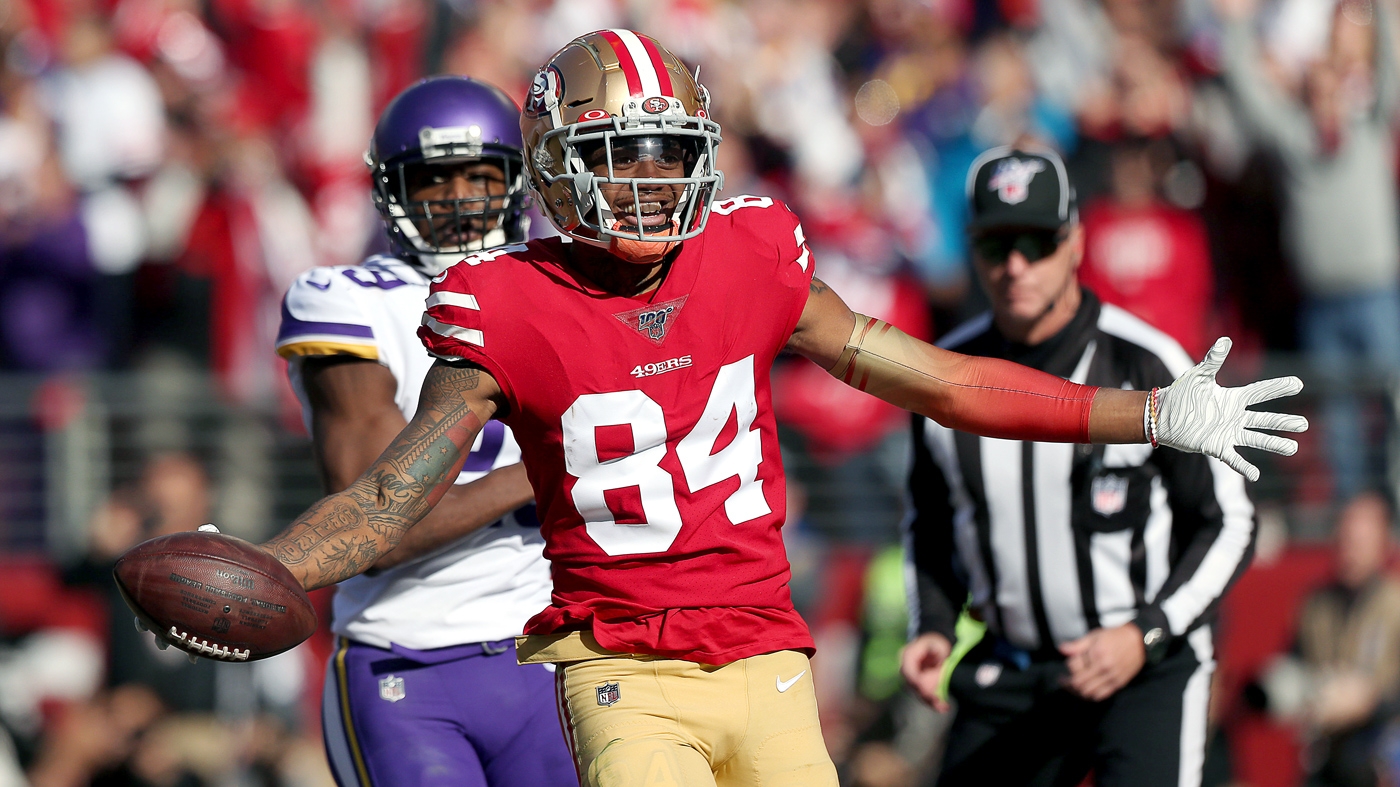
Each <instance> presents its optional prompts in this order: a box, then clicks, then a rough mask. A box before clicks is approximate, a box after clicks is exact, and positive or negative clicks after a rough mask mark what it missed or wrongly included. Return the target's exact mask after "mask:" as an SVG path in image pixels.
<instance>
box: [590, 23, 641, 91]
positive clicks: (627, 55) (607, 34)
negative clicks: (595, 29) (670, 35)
mask: <svg viewBox="0 0 1400 787" xmlns="http://www.w3.org/2000/svg"><path fill="white" fill-rule="evenodd" d="M599 32H600V33H601V34H602V36H603V40H605V41H607V42H608V44H609V45H610V46H612V48H613V53H614V54H616V55H617V64H618V65H619V66H621V67H622V73H623V75H624V76H626V77H627V92H629V93H631V94H632V95H634V96H640V95H641V94H642V75H641V74H640V73H638V71H637V64H636V62H635V61H633V60H632V53H631V52H628V51H627V45H626V44H624V43H623V42H622V36H619V35H618V34H617V33H614V32H613V31H611V30H601V31H599Z"/></svg>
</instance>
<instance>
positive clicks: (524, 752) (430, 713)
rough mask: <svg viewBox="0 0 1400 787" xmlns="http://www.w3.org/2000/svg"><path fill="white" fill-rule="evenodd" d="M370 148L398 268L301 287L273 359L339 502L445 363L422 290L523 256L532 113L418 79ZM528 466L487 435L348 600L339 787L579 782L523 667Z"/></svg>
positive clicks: (543, 598) (341, 601)
mask: <svg viewBox="0 0 1400 787" xmlns="http://www.w3.org/2000/svg"><path fill="white" fill-rule="evenodd" d="M371 144H372V146H371V149H370V151H369V154H368V156H367V161H368V163H369V165H370V168H371V170H372V172H373V178H374V186H373V196H374V203H375V206H376V207H377V208H378V209H379V212H380V215H381V216H383V218H384V222H385V226H386V229H387V231H388V234H389V238H390V241H391V243H392V246H393V250H394V251H393V254H392V255H383V256H376V257H371V258H370V259H368V260H366V261H365V262H364V263H363V264H361V265H356V266H343V267H335V268H317V269H314V270H312V271H310V272H308V273H306V274H305V275H303V276H302V277H301V278H300V279H298V280H297V282H296V283H295V284H294V285H292V288H291V290H290V291H289V292H288V293H287V297H286V300H285V301H284V303H283V312H282V328H281V332H280V334H279V336H278V342H277V351H278V352H279V353H281V354H282V355H283V356H284V357H286V358H287V359H288V360H289V361H290V364H289V367H288V369H289V372H290V374H291V377H292V382H293V385H294V387H295V389H296V391H297V396H298V397H299V398H300V399H301V401H302V405H303V407H304V408H305V410H306V414H307V421H308V424H309V426H310V429H311V433H312V437H313V439H314V441H315V447H316V461H317V465H318V468H319V470H320V473H321V477H322V480H323V483H324V485H325V487H326V491H327V492H339V491H341V490H343V489H345V488H346V487H348V486H349V485H350V484H351V483H352V482H353V481H354V480H355V478H356V477H357V476H359V475H360V474H361V473H362V472H364V470H365V468H367V467H369V466H370V464H371V463H372V462H373V460H374V458H375V457H376V456H377V455H378V454H379V452H380V451H382V450H384V447H385V446H387V445H388V444H389V443H390V442H391V441H392V440H393V438H394V435H395V434H397V433H398V432H399V431H400V430H401V429H402V428H403V426H404V424H405V423H406V419H407V418H409V417H411V416H412V415H413V412H414V410H415V409H416V408H417V406H418V392H419V389H420V388H421V387H422V384H423V377H424V375H426V374H427V372H428V368H429V367H430V366H431V365H432V358H430V357H429V356H428V355H427V354H426V353H424V352H423V347H422V344H421V343H420V342H419V341H418V338H417V336H416V335H415V333H414V332H415V331H416V330H417V328H418V323H419V321H420V319H421V318H422V313H423V300H424V299H425V298H426V297H427V290H428V279H429V278H430V277H432V276H434V275H436V274H437V273H438V272H439V271H441V270H442V269H444V268H445V267H446V266H448V265H450V264H452V263H453V262H456V261H457V260H459V259H461V258H462V257H463V256H465V255H466V254H467V253H469V252H472V251H479V250H481V249H486V248H490V247H492V246H496V245H500V244H502V243H507V242H518V241H520V240H523V239H524V237H525V231H526V223H527V222H528V218H527V217H526V215H525V211H526V209H527V205H528V201H529V200H528V192H527V190H526V185H525V180H524V173H523V161H522V158H521V147H520V122H519V110H518V109H517V108H516V106H515V103H514V102H513V101H511V100H510V99H509V98H508V97H507V96H506V95H505V94H503V93H502V92H501V91H499V90H497V89H496V88H494V87H491V86H490V85H487V84H484V83H481V82H477V81H474V80H471V79H466V78H463V77H437V78H433V79H428V80H425V81H423V82H419V83H418V84H416V85H414V86H412V87H410V88H408V89H407V90H405V91H404V92H403V93H402V94H400V95H399V96H398V97H397V98H395V99H394V101H393V102H392V103H390V104H389V106H388V107H387V108H386V109H385V110H384V114H383V116H382V117H381V118H380V120H379V124H378V126H377V128H376V129H375V133H374V139H373V141H372V143H371ZM464 447H465V446H464ZM457 458H458V460H459V462H460V461H462V460H461V456H460V455H459V456H458V457H457ZM519 461H520V449H519V447H518V446H517V445H516V442H515V439H514V438H513V436H512V435H511V433H510V430H509V429H507V428H506V426H505V425H504V424H502V423H501V422H499V421H495V422H492V423H490V424H488V425H487V427H486V428H485V429H482V430H481V432H480V433H479V434H478V435H476V437H475V440H474V442H473V444H472V446H471V450H470V451H469V452H466V453H465V462H464V464H463V466H462V467H461V469H460V472H458V473H457V474H456V478H455V480H456V484H455V485H452V486H451V488H450V490H449V491H447V493H446V494H445V495H444V496H443V499H442V501H441V502H440V503H439V504H438V506H437V508H436V509H435V510H434V511H433V512H432V513H431V514H429V515H428V516H427V517H425V518H424V520H423V521H422V522H421V523H420V524H419V525H418V526H417V527H415V528H414V530H413V534H412V535H411V536H410V537H408V538H405V539H403V540H402V541H400V542H399V544H398V546H397V548H395V549H394V550H393V551H392V552H388V553H387V554H383V555H381V556H379V557H378V558H377V559H376V560H375V562H374V569H375V571H374V572H373V574H372V575H362V576H358V577H353V578H350V579H347V580H345V581H344V582H342V583H341V585H340V587H339V588H338V589H337V591H336V595H335V602H334V604H335V606H334V616H333V620H332V628H333V629H334V631H335V633H336V634H337V635H338V637H339V639H338V642H337V645H336V650H335V656H334V658H333V661H332V664H331V665H330V669H329V670H327V679H326V688H325V696H324V703H323V711H322V721H323V725H324V730H325V741H326V753H327V756H328V758H329V760H330V763H331V766H332V770H333V771H334V773H335V777H336V781H337V782H338V783H339V784H340V785H342V787H347V786H348V785H365V786H366V787H368V785H370V784H374V785H404V787H409V786H410V785H413V786H420V785H454V787H455V786H456V785H481V786H482V787H485V786H486V785H489V786H490V787H538V785H565V784H574V783H575V779H576V777H575V775H574V766H573V762H572V760H571V759H570V757H569V753H568V750H567V748H566V747H565V744H564V739H563V736H562V735H561V733H560V731H559V724H558V722H557V721H556V718H557V714H556V711H555V704H554V690H553V676H552V675H550V674H549V671H548V670H547V669H546V668H545V667H543V666H541V665H533V664H532V665H518V664H517V663H516V656H515V642H514V639H513V637H514V636H515V635H517V634H519V633H520V632H521V627H522V625H523V624H524V623H525V621H526V619H527V618H529V616H530V615H532V614H534V613H536V612H538V611H539V609H540V607H542V606H544V605H546V604H548V603H549V598H550V596H549V589H550V581H549V564H548V562H547V561H546V560H545V559H544V558H543V557H542V555H541V551H542V549H543V540H542V539H541V537H540V532H539V522H538V520H537V519H536V516H535V511H534V506H533V504H532V499H533V492H532V491H531V489H530V484H529V481H528V479H526V477H525V472H524V468H523V467H522V466H521V465H520V464H519ZM448 475H452V473H450V472H449V473H448Z"/></svg>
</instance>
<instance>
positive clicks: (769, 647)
mask: <svg viewBox="0 0 1400 787" xmlns="http://www.w3.org/2000/svg"><path fill="white" fill-rule="evenodd" d="M709 113H710V109H709V101H708V96H707V94H706V91H705V89H704V88H702V87H701V86H700V85H699V84H698V83H697V81H696V80H695V78H693V77H692V76H691V74H690V73H689V72H687V71H686V69H685V68H684V67H683V66H682V64H681V63H680V62H679V61H678V60H677V59H676V58H675V56H674V55H672V54H671V53H670V52H668V51H666V50H665V49H663V48H662V47H661V46H660V45H658V44H657V43H656V42H655V41H653V40H652V39H650V38H648V37H646V36H643V35H639V34H636V33H633V32H631V31H627V30H604V31H599V32H596V33H591V34H589V35H586V36H583V37H581V38H578V39H576V40H574V41H573V42H571V43H569V44H568V45H567V46H565V47H564V48H563V49H562V50H560V51H559V52H558V53H556V54H555V55H554V56H553V57H552V58H551V59H550V60H549V62H548V63H547V64H546V65H545V67H544V68H543V69H541V70H540V72H539V73H538V75H537V76H536V77H535V80H534V83H533V85H532V88H531V92H530V96H529V99H528V102H527V104H526V106H525V108H524V114H523V115H522V118H521V128H522V131H523V133H524V139H525V149H526V156H525V163H526V167H527V169H528V170H529V176H530V179H531V182H532V184H533V186H534V188H535V191H536V195H537V198H538V199H539V200H540V201H541V207H542V208H543V210H544V212H545V213H546V215H548V216H549V218H550V219H551V221H552V222H553V223H554V225H555V226H556V227H557V228H558V229H559V231H560V232H561V233H563V235H564V236H565V237H564V238H562V239H550V240H543V241H531V242H528V243H523V244H514V245H509V246H503V247H500V248H495V249H490V250H487V251H483V252H479V253H476V254H473V255H470V256H468V257H467V258H466V259H465V260H464V261H462V262H460V263H458V264H456V265H454V266H452V267H451V268H448V269H447V270H446V271H444V272H443V273H442V274H440V275H439V276H437V277H436V278H435V279H434V283H433V285H432V287H431V288H430V294H429V296H428V300H427V311H426V313H425V315H424V317H423V326H422V328H421V329H420V330H419V336H420V338H421V339H422V340H423V342H424V343H425V344H426V345H427V347H428V349H429V351H430V352H431V353H432V354H433V355H435V356H436V357H437V361H436V362H435V363H434V364H433V366H432V368H431V369H430V370H429V372H428V375H427V377H426V379H425V381H424V385H423V391H422V393H421V395H420V403H419V408H418V412H417V413H416V415H415V416H414V417H413V419H412V420H411V421H410V423H409V425H408V426H407V427H406V428H405V429H404V431H403V432H401V433H400V434H399V436H398V437H397V438H395V439H394V442H393V443H392V444H391V445H390V446H389V448H388V449H386V450H385V452H384V453H383V454H381V455H380V457H379V458H378V459H376V460H375V461H374V462H373V463H372V465H371V467H370V469H369V470H367V471H366V472H365V473H364V474H363V475H361V476H360V477H359V478H358V479H357V480H356V481H354V482H353V483H352V484H350V486H349V487H348V488H347V489H346V490H345V491H344V492H341V493H339V494H336V495H331V496H329V497H327V498H325V499H323V500H322V501H320V502H318V503H317V504H315V505H314V506H313V507H312V508H311V509H310V510H308V511H307V512H306V513H305V514H303V515H302V516H301V517H300V518H298V519H297V520H296V521H295V522H294V523H293V524H292V525H291V526H290V527H289V528H288V529H287V530H286V531H285V532H283V533H282V534H281V535H279V536H277V537H276V538H274V539H272V540H271V541H269V542H268V543H267V544H266V547H267V548H268V549H269V550H270V551H271V552H272V554H274V555H276V556H277V557H278V558H279V559H280V560H281V561H282V562H283V563H284V564H285V565H287V567H288V568H289V569H290V570H291V571H292V573H293V574H295V575H296V576H297V577H298V578H299V579H300V580H301V582H302V583H303V584H304V585H305V586H306V587H318V586H320V585H324V584H327V583H330V582H336V581H340V580H342V579H344V578H346V577H349V576H352V575H354V574H356V573H359V572H361V571H364V570H365V569H366V568H368V567H369V566H370V565H372V564H373V562H374V561H375V560H377V559H379V555H380V554H382V553H383V552H384V551H385V550H386V549H389V548H391V547H392V546H393V544H394V543H395V542H396V541H397V540H398V539H399V538H401V537H402V536H403V534H404V533H405V532H406V531H408V529H409V528H410V527H412V526H413V525H414V523H415V522H417V521H418V520H419V519H421V518H423V517H424V516H425V515H427V513H428V512H429V511H430V510H431V509H432V507H433V505H434V503H435V502H436V501H437V500H438V499H439V498H440V497H442V495H443V494H444V491H445V490H446V489H447V487H448V485H447V484H446V483H444V482H445V481H446V480H447V479H449V478H450V477H451V475H452V473H453V472H454V468H455V464H456V463H457V462H459V461H460V458H461V456H462V455H463V454H464V452H466V451H467V450H468V448H469V447H470V446H471V445H473V443H474V441H475V440H476V436H477V434H478V433H479V432H480V431H481V430H482V429H483V425H484V424H487V423H489V422H490V421H491V420H492V419H493V418H494V419H500V420H504V421H505V422H506V423H507V424H509V425H510V426H511V428H512V429H513V430H514V431H515V434H516V435H517V439H519V441H520V445H521V450H522V452H523V456H524V462H525V466H526V469H527V471H528V473H529V476H530V480H531V482H532V485H533V487H534V489H535V490H536V493H537V495H536V499H537V504H538V506H539V511H540V518H541V521H542V522H543V528H544V537H545V543H546V547H545V555H546V556H547V557H548V558H550V560H551V561H552V568H553V578H554V593H553V598H552V600H551V603H550V604H549V605H548V606H547V607H546V608H545V609H544V611H542V612H540V613H539V614H537V615H535V617H533V618H532V619H531V620H530V621H529V623H528V624H527V625H526V628H525V631H526V636H525V637H523V638H522V639H521V640H519V641H518V646H519V656H520V659H521V660H522V661H523V662H526V663H535V662H551V663H555V664H558V665H559V668H558V671H557V672H556V682H557V687H558V694H559V702H560V710H561V714H562V715H563V718H564V721H565V725H566V729H567V737H568V740H569V743H570V745H571V746H572V747H573V749H574V753H575V756H576V759H577V763H578V766H579V769H580V776H581V778H582V781H583V782H584V783H585V784H587V785H608V786H609V787H612V786H613V785H642V784H675V785H687V786H690V785H725V786H729V785H758V784H763V785H801V786H802V787H814V786H817V785H835V784H836V783H837V781H836V772H835V769H834V767H833V766H832V763H831V761H830V759H829V757H828V756H827V753H826V748H825V746H824V745H823V743H822V737H821V731H820V729H819V727H818V723H817V709H816V700H815V695H814V693H813V691H812V677H811V674H810V669H811V668H810V665H809V663H808V660H807V659H808V656H809V655H810V654H811V652H812V647H813V645H812V638H811V636H810V634H809V633H808V630H807V627H806V625H805V624H804V623H803V621H802V619H801V618H800V617H798V615H797V613H796V612H794V611H793V607H792V602H791V598H790V596H789V592H788V580H789V576H790V574H789V569H788V564H787V560H786V559H785V557H784V554H783V545H782V540H781V537H780V535H779V528H780V526H781V525H782V523H783V520H784V514H785V512H784V491H785V489H784V483H785V482H784V478H783V470H782V460H781V455H780V452H779V450H778V439H777V432H776V426H775V423H774V417H773V410H772V403H771V394H770V388H769V372H770V368H771V366H772V363H773V360H774V358H775V357H776V356H777V355H778V354H779V353H780V352H783V351H785V350H787V351H792V352H796V353H798V354H801V355H804V356H806V357H807V358H809V359H811V360H812V361H814V362H816V363H818V364H820V365H821V366H822V367H823V368H825V369H828V370H830V372H831V373H832V374H834V375H836V376H837V377H838V378H840V379H842V380H844V381H845V382H847V383H849V384H851V385H853V386H855V387H857V388H859V389H861V390H864V391H867V392H869V393H872V394H874V395H876V396H879V397H881V398H883V399H885V400H887V401H890V402H892V403H894V404H897V405H899V406H901V407H905V408H908V409H911V410H914V411H916V412H919V413H923V414H925V415H927V416H929V417H930V418H933V419H935V420H937V421H939V422H941V423H944V424H947V425H948V426H950V427H952V428H957V429H962V430H966V431H970V432H975V433H978V434H983V435H988V436H992V437H1005V438H1012V439H1022V440H1040V441H1059V442H1079V443H1088V442H1146V441H1152V442H1160V443H1161V444H1163V445H1169V446H1172V447H1175V448H1180V449H1183V450H1188V451H1196V452H1208V453H1211V454H1212V455H1214V456H1218V457H1220V458H1222V459H1223V460H1225V461H1226V462H1228V463H1230V465H1231V466H1232V467H1234V468H1236V469H1237V470H1239V471H1241V472H1244V473H1246V474H1248V475H1250V476H1251V477H1255V476H1257V470H1255V469H1254V467H1253V466H1252V465H1250V464H1249V463H1248V462H1246V461H1245V460H1244V459H1242V458H1241V457H1240V455H1239V454H1238V453H1237V452H1236V450H1235V446H1237V445H1249V446H1253V447H1259V448H1264V449H1266V450H1270V451H1274V452H1277V453H1284V454H1288V453H1292V452H1293V451H1295V450H1296V444H1295V443H1294V442H1293V441H1291V440H1287V439H1285V438H1282V437H1277V436H1274V435H1266V434H1261V433H1260V432H1258V431H1254V430H1258V429H1281V430H1288V431H1301V430H1302V429H1304V428H1306V422H1305V421H1304V420H1303V419H1302V418H1300V417H1298V416H1292V415H1286V414H1274V413H1262V412H1254V411H1250V410H1247V409H1246V407H1247V405H1249V404H1253V403H1255V402H1259V401H1265V400H1268V399H1272V398H1276V397H1278V396H1283V395H1288V394H1290V393H1295V392H1296V391H1298V390H1299V389H1300V388H1301V385H1302V384H1301V382H1299V381H1298V380H1297V379H1295V378H1289V379H1283V380H1270V381H1265V382H1261V383H1255V384H1254V385H1252V386H1247V387H1244V388H1236V389H1226V388H1221V387H1219V386H1217V385H1216V384H1215V372H1216V370H1217V369H1218V368H1219V366H1220V363H1221V361H1222V360H1223V358H1224V352H1225V349H1226V347H1227V345H1225V343H1224V342H1222V345H1221V346H1220V347H1218V348H1217V350H1216V351H1215V352H1213V353H1212V355H1211V356H1210V357H1209V358H1208V360H1207V361H1206V362H1204V363H1203V364H1202V365H1201V366H1198V367H1196V368H1195V369H1193V370H1191V371H1190V372H1188V373H1187V374H1185V375H1183V376H1182V377H1181V378H1180V379H1178V380H1177V381H1176V382H1175V383H1173V384H1172V385H1171V386H1170V387H1167V388H1165V389H1162V390H1159V391H1157V390H1154V391H1150V392H1149V391H1123V390H1099V389H1095V388H1092V387H1084V386H1079V385H1075V384H1073V383H1070V382H1068V381H1065V380H1062V379H1060V378H1058V377H1053V376H1050V375H1046V374H1043V373H1040V372H1035V371H1032V370H1030V369H1027V368H1025V367H1022V366H1017V365H1015V364H1011V363H1008V362H1004V361H997V360H990V359H984V358H970V357H966V356H961V355H956V354H953V353H949V352H946V351H944V350H940V349H937V348H935V347H932V346H930V345H927V344H924V343H922V342H919V341H916V340H914V339H911V338H910V337H908V336H906V335H905V334H903V333H902V332H900V331H899V330H897V329H895V328H893V327H891V326H889V325H887V324H885V323H883V322H880V321H878V320H872V319H870V318H868V317H865V316H862V315H859V314H853V313H852V312H851V311H850V309H848V308H847V307H846V305H845V303H843V302H842V301H841V299H840V298H839V297H838V296H837V295H836V294H835V293H833V292H832V291H831V290H830V289H828V288H827V287H826V286H824V285H823V284H822V283H821V281H820V280H818V279H815V278H813V275H812V274H813V260H812V255H811V253H810V251H809V250H808V248H807V245H806V243H805V239H804V237H803V232H802V227H801V225H800V224H799V223H798V221H797V217H796V216H794V215H793V214H792V212H791V211H790V210H788V208H787V207H786V206H784V205H783V204H781V203H779V202H777V201H775V200H772V199H769V198H767V197H751V196H738V197H732V198H730V199H726V200H723V201H720V202H713V196H714V194H715V192H716V191H717V190H718V189H719V188H720V186H721V183H722V176H721V174H720V173H719V172H718V171H717V170H716V169H715V157H714V154H715V146H716V145H717V144H719V142H720V128H719V126H718V125H717V124H716V123H715V122H714V120H713V119H712V118H711V117H710V114H709Z"/></svg>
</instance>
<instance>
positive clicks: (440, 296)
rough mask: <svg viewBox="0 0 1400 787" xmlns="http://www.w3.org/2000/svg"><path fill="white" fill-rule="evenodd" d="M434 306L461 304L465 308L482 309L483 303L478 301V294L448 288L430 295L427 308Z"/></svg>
mask: <svg viewBox="0 0 1400 787" xmlns="http://www.w3.org/2000/svg"><path fill="white" fill-rule="evenodd" d="M434 306H459V307H461V308H463V309H475V310H476V311H481V305H480V304H478V303H477V302H476V296H475V295H471V294H468V293H465V292H447V291H446V290H443V291H439V292H435V293H433V294H432V295H429V296H428V303H427V308H429V309H431V308H433V307H434Z"/></svg>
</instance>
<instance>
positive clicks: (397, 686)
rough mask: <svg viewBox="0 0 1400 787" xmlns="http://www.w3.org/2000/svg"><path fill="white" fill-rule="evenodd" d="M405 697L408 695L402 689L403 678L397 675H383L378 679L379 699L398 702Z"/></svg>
mask: <svg viewBox="0 0 1400 787" xmlns="http://www.w3.org/2000/svg"><path fill="white" fill-rule="evenodd" d="M407 696H408V693H407V692H405V691H404V689H403V678H401V677H399V676H397V675H385V676H384V677H382V678H380V679H379V699H381V700H385V701H388V702H398V701H399V700H401V699H403V698H404V697H407Z"/></svg>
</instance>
